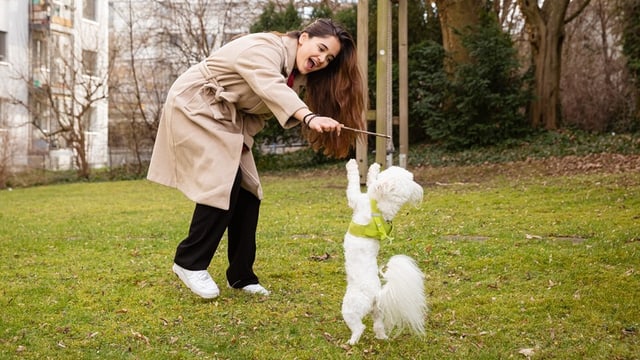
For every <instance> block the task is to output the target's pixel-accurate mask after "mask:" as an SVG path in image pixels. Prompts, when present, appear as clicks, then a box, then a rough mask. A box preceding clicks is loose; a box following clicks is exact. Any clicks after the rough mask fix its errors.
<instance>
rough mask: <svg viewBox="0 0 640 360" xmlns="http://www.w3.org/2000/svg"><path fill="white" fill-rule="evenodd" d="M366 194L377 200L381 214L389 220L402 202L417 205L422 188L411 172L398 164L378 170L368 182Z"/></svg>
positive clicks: (420, 199) (420, 198)
mask: <svg viewBox="0 0 640 360" xmlns="http://www.w3.org/2000/svg"><path fill="white" fill-rule="evenodd" d="M367 194H368V195H369V198H370V199H374V200H376V201H377V203H378V209H380V212H381V213H382V216H383V217H384V219H385V220H387V221H389V220H391V219H393V217H394V216H395V215H396V213H397V212H398V211H399V210H400V208H401V207H402V206H403V205H404V204H406V203H409V204H413V205H417V204H418V203H419V202H420V201H422V195H423V190H422V186H420V184H418V183H416V182H415V181H414V180H413V174H412V173H411V172H409V171H407V170H406V169H404V168H401V167H399V166H391V167H389V168H388V169H385V170H384V171H382V172H380V174H378V176H377V177H376V179H375V180H374V181H373V182H372V183H371V184H369V186H368V187H367Z"/></svg>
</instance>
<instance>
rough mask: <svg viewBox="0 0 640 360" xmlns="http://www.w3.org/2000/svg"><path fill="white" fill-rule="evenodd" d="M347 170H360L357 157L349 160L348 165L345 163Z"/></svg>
mask: <svg viewBox="0 0 640 360" xmlns="http://www.w3.org/2000/svg"><path fill="white" fill-rule="evenodd" d="M345 167H346V168H347V171H358V162H357V161H356V159H351V160H349V161H347V165H345Z"/></svg>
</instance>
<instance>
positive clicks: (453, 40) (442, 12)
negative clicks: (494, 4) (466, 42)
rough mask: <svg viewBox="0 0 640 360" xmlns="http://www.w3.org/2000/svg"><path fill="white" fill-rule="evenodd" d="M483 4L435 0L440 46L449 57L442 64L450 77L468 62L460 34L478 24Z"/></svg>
mask: <svg viewBox="0 0 640 360" xmlns="http://www.w3.org/2000/svg"><path fill="white" fill-rule="evenodd" d="M484 3H485V0H436V6H437V7H438V16H439V18H440V27H441V28H442V45H443V47H444V50H445V51H446V53H447V55H448V56H449V57H448V60H447V61H446V62H445V64H444V66H445V71H446V72H447V74H449V75H452V74H453V73H454V72H455V68H456V66H457V65H458V64H467V63H468V62H469V52H468V51H467V49H465V48H464V46H463V44H462V37H461V32H463V31H465V30H466V28H468V27H469V26H473V25H476V24H478V22H479V20H480V13H481V10H482V8H483V6H484Z"/></svg>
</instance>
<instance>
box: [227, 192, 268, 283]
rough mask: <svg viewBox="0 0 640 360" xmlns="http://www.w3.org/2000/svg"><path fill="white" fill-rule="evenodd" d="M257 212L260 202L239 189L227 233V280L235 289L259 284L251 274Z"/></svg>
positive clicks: (254, 253) (252, 273) (253, 259)
mask: <svg viewBox="0 0 640 360" xmlns="http://www.w3.org/2000/svg"><path fill="white" fill-rule="evenodd" d="M259 212H260V200H259V199H258V198H257V197H255V195H253V194H252V193H250V192H249V191H247V190H244V189H240V193H239V194H238V202H237V203H236V207H235V211H234V212H233V214H232V216H231V222H230V223H229V227H228V232H227V236H228V237H229V251H228V254H227V256H228V258H229V268H228V269H227V280H228V281H229V285H231V287H233V288H236V289H239V288H243V287H245V286H247V285H251V284H258V283H259V281H258V277H257V276H256V274H255V273H254V272H253V263H254V261H255V258H256V230H257V227H258V216H259Z"/></svg>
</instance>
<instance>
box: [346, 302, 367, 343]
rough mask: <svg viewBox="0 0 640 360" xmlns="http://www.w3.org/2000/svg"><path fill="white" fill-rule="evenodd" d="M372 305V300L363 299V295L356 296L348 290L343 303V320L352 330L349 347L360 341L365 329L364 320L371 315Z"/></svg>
mask: <svg viewBox="0 0 640 360" xmlns="http://www.w3.org/2000/svg"><path fill="white" fill-rule="evenodd" d="M371 303H372V301H371V299H368V298H367V297H366V296H365V297H363V296H362V294H361V293H360V294H358V295H356V294H354V293H353V292H351V291H349V290H347V293H346V294H345V296H344V299H343V301H342V318H343V319H344V322H345V323H346V324H347V326H348V327H349V329H350V330H351V338H350V339H349V342H348V343H349V345H354V344H355V343H357V342H358V340H360V336H362V333H363V332H364V329H365V325H364V324H363V323H362V319H363V318H364V317H365V316H366V315H367V314H368V313H369V310H370V309H371Z"/></svg>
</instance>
